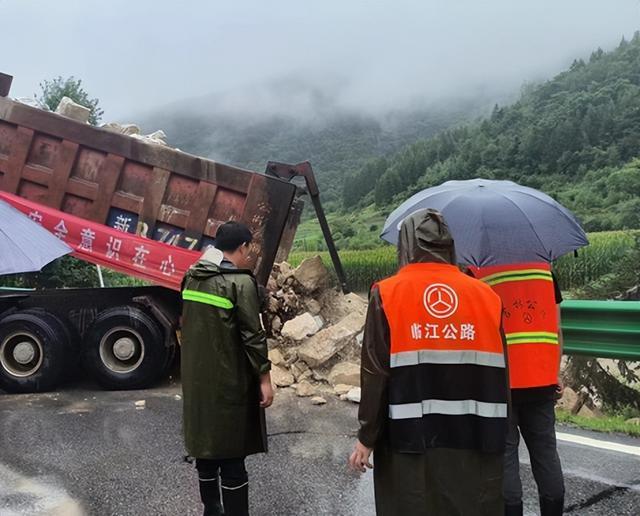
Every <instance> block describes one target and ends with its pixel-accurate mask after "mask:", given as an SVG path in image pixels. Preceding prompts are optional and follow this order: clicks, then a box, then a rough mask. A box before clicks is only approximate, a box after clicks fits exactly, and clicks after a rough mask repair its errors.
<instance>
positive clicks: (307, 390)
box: [296, 381, 316, 397]
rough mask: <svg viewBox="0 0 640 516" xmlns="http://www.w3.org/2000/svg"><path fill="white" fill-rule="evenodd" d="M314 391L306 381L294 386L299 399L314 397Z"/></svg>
mask: <svg viewBox="0 0 640 516" xmlns="http://www.w3.org/2000/svg"><path fill="white" fill-rule="evenodd" d="M315 393H316V389H315V387H314V386H313V385H311V384H310V383H309V382H307V381H302V382H300V383H299V384H298V385H297V386H296V394H297V395H298V396H301V397H308V396H314V395H315Z"/></svg>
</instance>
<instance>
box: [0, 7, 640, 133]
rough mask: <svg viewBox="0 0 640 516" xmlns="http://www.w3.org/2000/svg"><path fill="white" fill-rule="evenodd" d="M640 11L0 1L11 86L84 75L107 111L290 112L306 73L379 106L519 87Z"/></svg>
mask: <svg viewBox="0 0 640 516" xmlns="http://www.w3.org/2000/svg"><path fill="white" fill-rule="evenodd" d="M639 14H640V3H639V0H600V1H595V0H528V1H524V0H411V1H410V0H385V1H379V0H366V1H365V0H233V1H229V0H228V1H224V2H223V1H217V0H184V1H182V2H176V1H165V0H108V1H94V0H56V1H49V0H0V23H1V26H2V29H1V30H0V48H2V53H1V55H2V58H1V59H0V71H3V72H6V73H10V74H12V75H14V77H15V79H14V84H13V88H12V92H11V95H12V96H14V97H19V96H31V95H33V93H34V92H36V91H37V90H38V83H39V82H40V81H42V80H43V79H45V78H51V77H55V76H57V75H62V76H68V75H75V76H76V77H79V78H82V79H83V81H84V83H85V86H86V89H87V90H88V91H89V93H90V94H91V95H92V96H95V97H98V98H99V99H100V101H101V104H102V106H103V108H104V109H105V111H106V115H105V117H104V118H105V120H116V119H124V120H126V119H131V118H132V117H133V116H134V115H135V114H138V113H141V112H144V111H147V110H150V109H153V108H156V107H160V106H163V105H165V104H167V103H171V102H175V101H177V100H180V99H184V98H190V97H202V96H206V95H210V94H212V93H217V94H221V95H222V96H221V97H220V98H222V99H224V103H225V105H226V106H227V108H228V109H236V108H237V109H240V108H242V109H249V110H253V109H256V110H258V109H264V108H265V106H266V105H271V108H272V109H276V110H277V109H292V106H294V109H295V108H297V107H301V106H302V107H303V106H304V104H305V102H309V101H310V100H309V98H308V97H309V92H308V88H306V86H304V85H306V84H313V85H314V86H317V87H318V89H319V90H320V91H322V92H325V94H326V95H328V96H329V97H330V99H331V101H332V102H333V103H335V104H336V105H339V106H345V107H349V108H358V109H360V108H362V109H366V110H368V111H377V110H386V109H389V108H394V107H406V106H408V105H411V103H414V102H433V101H438V100H441V99H443V98H447V97H456V96H468V95H476V94H478V92H482V91H484V92H489V93H492V92H496V91H498V92H505V91H514V90H517V89H518V88H519V87H520V85H521V84H522V83H523V82H525V81H535V80H541V79H544V78H548V77H550V76H552V75H554V74H555V73H557V72H559V71H561V70H562V69H563V68H565V67H566V66H567V65H568V64H570V63H571V61H572V60H573V58H574V57H578V56H583V57H588V55H589V53H590V52H591V51H592V50H594V49H595V48H597V47H598V46H600V47H602V48H604V49H611V48H613V47H614V46H615V45H616V44H617V43H618V42H619V40H620V38H621V37H622V35H625V36H627V37H631V35H632V34H633V32H634V31H635V30H636V29H638V28H640V23H639V22H640V17H639ZM291 84H294V85H295V84H302V86H300V87H299V88H296V87H295V86H294V87H293V88H292V87H291ZM265 85H266V86H267V87H265ZM302 90H303V91H302ZM282 91H286V92H287V93H286V94H285V95H282V94H281V93H279V92H282ZM291 96H293V97H294V98H290V97H291ZM124 120H121V121H124Z"/></svg>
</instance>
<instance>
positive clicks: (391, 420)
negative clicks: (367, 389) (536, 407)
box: [377, 263, 508, 453]
mask: <svg viewBox="0 0 640 516" xmlns="http://www.w3.org/2000/svg"><path fill="white" fill-rule="evenodd" d="M377 288H378V291H379V293H380V299H381V303H382V310H383V311H384V314H385V317H386V319H387V322H388V325H389V336H390V350H389V351H390V356H389V363H390V374H389V382H388V390H387V396H388V402H389V405H388V429H389V441H390V445H391V447H392V449H394V450H396V451H399V452H407V453H422V452H424V451H425V450H426V449H427V448H459V449H475V450H482V451H491V452H495V451H501V450H502V449H503V447H504V440H505V432H506V417H507V395H508V385H507V373H506V366H505V355H504V346H503V341H502V336H501V334H500V318H501V309H502V306H501V302H500V298H499V297H498V296H497V295H496V294H495V293H494V292H493V291H492V290H491V289H490V288H489V287H488V286H487V285H484V284H482V283H481V282H480V281H478V280H475V279H473V278H470V277H468V276H466V275H465V274H462V273H461V272H460V271H459V270H458V268H457V267H455V266H453V265H447V264H436V263H415V264H410V265H407V266H405V267H403V268H402V269H401V270H400V271H399V272H398V274H396V275H395V276H392V277H391V278H387V279H385V280H382V281H380V282H379V283H378V284H377Z"/></svg>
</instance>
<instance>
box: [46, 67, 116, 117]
mask: <svg viewBox="0 0 640 516" xmlns="http://www.w3.org/2000/svg"><path fill="white" fill-rule="evenodd" d="M40 89H41V90H42V92H41V93H40V95H39V96H37V95H36V99H37V100H38V101H39V102H41V103H42V104H44V105H45V106H47V107H48V108H49V109H50V110H52V111H54V110H55V109H56V108H57V107H58V104H59V103H60V101H61V100H62V97H69V98H70V99H71V100H73V101H74V102H77V103H78V104H80V105H82V106H85V107H86V108H89V109H90V110H91V114H90V115H89V123H90V124H91V125H98V122H100V119H101V118H102V115H103V114H104V111H103V110H102V109H100V107H99V106H98V103H99V101H98V99H95V98H91V97H89V94H88V93H87V92H86V91H85V90H84V88H83V87H82V80H80V79H76V78H75V77H73V76H71V77H68V78H66V79H63V78H62V77H56V78H55V79H53V80H51V81H48V80H45V81H44V82H41V83H40Z"/></svg>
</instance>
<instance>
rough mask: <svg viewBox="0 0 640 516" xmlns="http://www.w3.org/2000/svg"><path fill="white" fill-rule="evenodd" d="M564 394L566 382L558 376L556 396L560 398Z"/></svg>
mask: <svg viewBox="0 0 640 516" xmlns="http://www.w3.org/2000/svg"><path fill="white" fill-rule="evenodd" d="M563 392H564V382H563V381H562V376H558V384H557V385H556V394H557V395H558V398H560V397H562V393H563Z"/></svg>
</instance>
